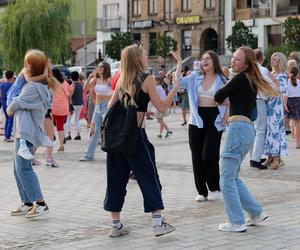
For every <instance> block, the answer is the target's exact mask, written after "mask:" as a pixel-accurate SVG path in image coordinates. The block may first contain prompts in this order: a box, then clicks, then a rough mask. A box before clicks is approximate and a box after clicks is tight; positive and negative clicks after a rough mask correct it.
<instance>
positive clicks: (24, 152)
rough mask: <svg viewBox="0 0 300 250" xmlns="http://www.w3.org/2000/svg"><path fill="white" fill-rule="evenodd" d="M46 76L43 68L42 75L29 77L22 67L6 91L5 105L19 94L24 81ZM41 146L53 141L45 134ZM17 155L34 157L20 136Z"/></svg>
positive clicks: (29, 158)
mask: <svg viewBox="0 0 300 250" xmlns="http://www.w3.org/2000/svg"><path fill="white" fill-rule="evenodd" d="M47 77H48V72H47V71H46V70H45V72H44V73H43V74H42V75H39V76H36V77H31V78H29V76H28V74H27V73H26V70H25V69H22V71H21V72H20V74H19V75H18V77H17V79H16V81H15V83H14V84H13V85H12V86H11V87H10V89H9V90H8V92H7V101H6V104H7V107H8V106H9V105H10V103H11V102H12V101H13V99H14V97H17V96H18V95H19V94H20V92H21V90H22V88H23V86H24V85H25V83H26V82H30V81H35V82H38V81H40V80H42V79H45V78H47ZM43 146H46V147H53V143H52V142H51V140H50V139H49V137H47V136H46V135H45V136H44V138H43ZM18 155H19V156H21V157H22V158H24V159H26V160H33V159H34V156H33V155H32V153H31V152H30V150H29V148H28V147H27V144H26V140H24V139H22V138H20V148H19V150H18Z"/></svg>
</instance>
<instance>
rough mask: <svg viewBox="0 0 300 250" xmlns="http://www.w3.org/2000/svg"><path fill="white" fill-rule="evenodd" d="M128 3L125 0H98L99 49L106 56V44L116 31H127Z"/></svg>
mask: <svg viewBox="0 0 300 250" xmlns="http://www.w3.org/2000/svg"><path fill="white" fill-rule="evenodd" d="M127 10H128V3H127V1H125V0H98V2H97V51H99V49H100V50H101V53H102V55H103V56H104V57H105V55H106V51H105V44H106V43H107V41H110V40H111V34H112V33H113V32H115V31H121V32H126V31H127V22H128V11H127Z"/></svg>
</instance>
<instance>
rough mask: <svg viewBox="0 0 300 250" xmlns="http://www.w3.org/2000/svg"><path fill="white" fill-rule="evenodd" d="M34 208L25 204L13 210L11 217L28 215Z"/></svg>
mask: <svg viewBox="0 0 300 250" xmlns="http://www.w3.org/2000/svg"><path fill="white" fill-rule="evenodd" d="M32 207H33V206H26V205H25V204H23V205H22V206H20V207H18V208H16V209H14V210H12V211H11V212H10V215H11V216H20V215H25V214H27V213H28V212H29V211H30V210H31V209H32Z"/></svg>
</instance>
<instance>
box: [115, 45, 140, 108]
mask: <svg viewBox="0 0 300 250" xmlns="http://www.w3.org/2000/svg"><path fill="white" fill-rule="evenodd" d="M143 53H144V49H143V47H142V46H141V45H138V44H135V45H130V46H128V47H126V48H124V49H123V51H122V53H121V63H120V72H121V76H120V81H121V85H120V86H119V90H120V93H121V96H122V97H123V96H124V94H128V95H130V103H131V104H132V105H135V102H134V96H135V93H136V90H137V89H136V86H135V84H134V82H135V80H141V79H142V76H143V72H144V65H143V61H142V56H143ZM124 102H125V104H126V103H127V102H128V98H127V97H126V96H125V97H124Z"/></svg>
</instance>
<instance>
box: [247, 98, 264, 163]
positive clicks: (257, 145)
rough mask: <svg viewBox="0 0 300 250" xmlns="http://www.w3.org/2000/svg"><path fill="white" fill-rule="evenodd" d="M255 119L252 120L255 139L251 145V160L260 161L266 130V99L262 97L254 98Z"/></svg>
mask: <svg viewBox="0 0 300 250" xmlns="http://www.w3.org/2000/svg"><path fill="white" fill-rule="evenodd" d="M256 106H257V119H256V120H255V121H254V129H255V139H254V143H253V147H252V149H251V151H250V155H251V160H253V161H256V162H260V159H261V156H262V155H263V153H264V147H265V139H266V132H267V106H266V101H265V100H262V99H257V100H256Z"/></svg>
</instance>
